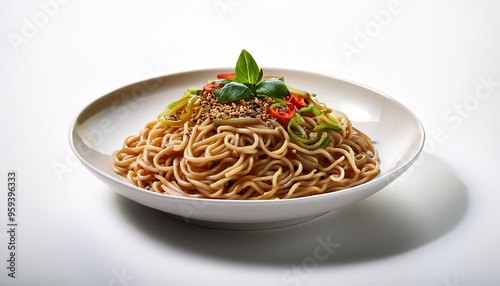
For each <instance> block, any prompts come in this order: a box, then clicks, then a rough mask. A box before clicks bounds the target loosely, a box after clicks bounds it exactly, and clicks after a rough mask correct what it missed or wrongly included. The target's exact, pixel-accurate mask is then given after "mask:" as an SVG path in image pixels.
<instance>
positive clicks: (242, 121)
mask: <svg viewBox="0 0 500 286" xmlns="http://www.w3.org/2000/svg"><path fill="white" fill-rule="evenodd" d="M212 122H213V123H214V124H215V125H252V124H259V123H262V120H261V119H259V118H253V117H243V118H233V119H212Z"/></svg>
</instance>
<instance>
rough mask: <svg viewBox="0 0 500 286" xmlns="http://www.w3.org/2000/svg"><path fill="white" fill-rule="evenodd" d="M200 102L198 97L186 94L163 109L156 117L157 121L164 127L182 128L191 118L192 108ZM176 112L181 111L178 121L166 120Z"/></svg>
mask: <svg viewBox="0 0 500 286" xmlns="http://www.w3.org/2000/svg"><path fill="white" fill-rule="evenodd" d="M200 100H201V97H200V96H198V95H195V94H192V93H189V92H186V93H185V94H184V96H183V97H182V98H181V99H179V100H177V101H174V102H172V103H171V104H169V105H168V106H167V107H166V108H165V110H164V111H163V113H161V114H160V115H159V116H158V120H159V121H160V122H161V123H163V124H165V125H169V126H173V127H179V126H182V125H183V124H184V123H185V122H186V121H188V120H189V118H191V115H192V114H193V110H194V107H195V106H196V105H198V104H199V103H200ZM178 111H182V113H181V115H180V116H179V120H170V119H168V118H169V117H170V116H172V115H173V114H175V113H177V112H178Z"/></svg>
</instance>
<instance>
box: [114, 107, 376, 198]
mask: <svg viewBox="0 0 500 286" xmlns="http://www.w3.org/2000/svg"><path fill="white" fill-rule="evenodd" d="M199 116H200V114H199V113H198V114H197V115H195V116H193V118H191V120H188V121H187V122H185V123H184V124H183V125H182V126H179V127H173V126H167V125H165V124H163V123H162V122H161V121H159V120H156V121H152V122H150V123H148V124H146V126H145V127H144V129H143V130H142V131H141V132H140V133H139V135H134V136H130V137H128V138H126V140H125V141H124V143H123V147H122V149H120V150H117V151H116V152H115V153H114V154H113V160H114V164H113V167H114V170H115V172H117V173H118V174H120V175H122V176H125V177H126V178H127V180H128V181H129V182H130V183H132V184H134V185H135V186H138V187H140V188H144V189H146V190H151V191H154V192H157V193H162V194H167V195H173V196H184V197H193V198H213V199H235V200H242V199H258V200H265V199H287V198H297V197H304V196H310V195H314V194H320V193H327V192H333V191H338V190H342V189H346V188H349V187H353V186H356V185H360V184H362V183H364V182H367V181H369V180H371V179H373V178H374V177H375V176H377V174H378V173H379V172H380V169H379V162H378V161H379V158H378V154H377V151H376V150H375V148H374V146H373V144H372V142H371V140H370V138H368V137H367V136H366V135H365V134H363V133H362V132H360V131H359V130H357V129H356V128H354V127H353V126H352V124H351V122H350V121H349V119H348V118H347V117H346V116H345V115H343V114H340V115H337V119H338V120H339V122H340V124H341V127H342V130H341V131H339V132H335V131H331V130H329V131H327V132H325V133H324V134H326V135H325V136H330V139H329V141H328V144H327V145H326V146H321V148H319V145H320V144H321V142H322V140H319V141H318V143H316V146H315V145H306V144H302V143H300V142H292V141H293V140H291V139H290V136H289V134H288V132H287V131H286V129H285V128H283V127H282V126H281V125H279V124H277V123H275V122H273V121H272V120H271V121H268V122H265V121H260V123H252V124H245V125H241V126H238V125H216V124H214V123H213V122H212V121H211V120H210V119H205V120H203V121H202V123H201V124H199V123H197V119H198V118H199ZM269 122H271V123H273V124H269ZM305 124H306V125H309V129H313V128H314V126H315V125H316V124H318V122H316V121H315V120H314V119H313V118H307V117H306V122H305Z"/></svg>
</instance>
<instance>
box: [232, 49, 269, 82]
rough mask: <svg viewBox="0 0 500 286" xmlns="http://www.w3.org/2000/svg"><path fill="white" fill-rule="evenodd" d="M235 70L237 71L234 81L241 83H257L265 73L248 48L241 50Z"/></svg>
mask: <svg viewBox="0 0 500 286" xmlns="http://www.w3.org/2000/svg"><path fill="white" fill-rule="evenodd" d="M234 71H235V73H236V75H235V77H234V81H236V82H240V83H250V84H256V83H258V82H259V81H260V80H261V79H262V74H263V72H262V70H261V69H259V66H258V65H257V62H255V60H254V58H253V57H252V55H251V54H250V53H249V52H247V51H246V50H242V51H241V53H240V56H239V57H238V61H237V62H236V67H235V69H234Z"/></svg>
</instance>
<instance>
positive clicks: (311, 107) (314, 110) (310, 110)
mask: <svg viewBox="0 0 500 286" xmlns="http://www.w3.org/2000/svg"><path fill="white" fill-rule="evenodd" d="M299 113H300V114H301V115H303V114H304V113H314V115H316V116H320V115H321V114H323V112H321V111H320V110H319V109H318V108H317V107H316V106H314V105H309V106H307V107H302V108H301V109H300V110H299Z"/></svg>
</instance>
